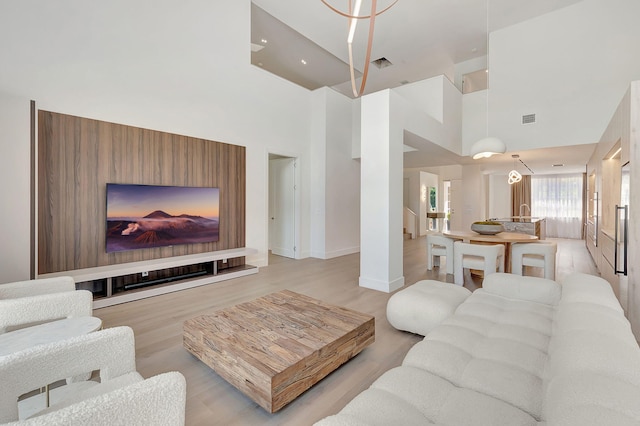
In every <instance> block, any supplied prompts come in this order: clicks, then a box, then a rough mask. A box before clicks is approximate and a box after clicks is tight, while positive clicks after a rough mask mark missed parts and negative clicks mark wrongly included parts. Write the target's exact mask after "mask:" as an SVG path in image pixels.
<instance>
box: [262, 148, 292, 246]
mask: <svg viewBox="0 0 640 426" xmlns="http://www.w3.org/2000/svg"><path fill="white" fill-rule="evenodd" d="M296 163H297V159H296V158H295V157H288V156H283V155H279V154H273V153H269V208H268V214H269V217H268V230H267V231H268V250H269V252H270V253H271V254H274V255H277V256H284V257H288V258H291V259H297V258H298V247H297V246H298V235H299V232H298V224H299V214H298V204H299V203H298V198H299V197H298V194H297V185H296V182H297V179H298V177H297V173H296V167H297V164H296Z"/></svg>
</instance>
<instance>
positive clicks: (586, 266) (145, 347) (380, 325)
mask: <svg viewBox="0 0 640 426" xmlns="http://www.w3.org/2000/svg"><path fill="white" fill-rule="evenodd" d="M553 241H556V242H557V243H558V272H557V279H558V280H562V278H563V277H564V276H566V275H567V274H570V273H572V272H584V273H589V274H597V270H596V267H595V265H594V263H593V261H592V260H591V257H590V256H589V253H588V252H587V249H586V247H585V244H584V241H580V240H553ZM425 247H426V246H425V237H421V238H417V239H415V240H407V241H405V246H404V275H405V282H406V285H410V284H413V283H415V282H416V281H419V280H424V279H436V280H440V281H447V282H453V276H451V275H449V276H446V274H445V273H444V268H441V269H442V272H440V270H438V269H436V270H434V271H427V270H426V249H425ZM269 262H270V265H269V266H268V267H264V268H261V269H260V272H259V273H258V274H255V275H250V276H247V277H241V278H238V279H233V280H229V281H223V282H220V283H215V284H211V285H205V286H202V287H197V288H193V289H189V290H183V291H179V292H175V293H170V294H165V295H161V296H156V297H152V298H148V299H143V300H138V301H135V302H129V303H124V304H121V305H116V306H110V307H107V308H101V309H97V310H96V311H95V312H94V315H95V316H97V317H99V318H101V319H102V320H103V324H104V327H114V326H118V325H128V326H130V327H132V328H133V330H134V332H135V336H136V359H137V369H138V371H139V372H140V373H141V374H142V375H143V376H144V377H149V376H152V375H155V374H159V373H162V372H165V371H174V370H177V371H180V372H181V373H182V374H184V376H185V377H186V379H187V408H186V423H187V425H297V426H300V425H310V424H313V423H314V422H315V421H317V420H319V419H321V418H323V417H326V416H328V415H331V414H334V413H336V412H338V411H339V410H340V409H341V408H342V407H343V406H344V405H345V404H346V403H347V402H348V401H350V400H351V399H352V398H353V397H354V396H356V395H357V394H358V393H360V392H361V391H363V390H364V389H366V388H367V387H369V385H370V384H371V383H372V382H373V381H374V380H375V379H376V378H377V377H379V376H380V375H381V374H382V373H383V372H385V371H386V370H388V369H390V368H392V367H395V366H397V365H400V363H401V361H402V359H403V358H404V356H405V354H406V353H407V351H408V350H409V348H410V347H411V346H412V345H413V344H415V343H416V342H418V341H420V340H421V339H422V337H421V336H417V335H413V334H410V333H405V332H400V331H398V330H395V329H394V328H393V327H391V326H390V325H389V323H388V322H387V319H386V303H387V300H388V299H389V297H390V295H389V294H387V293H382V292H378V291H375V290H368V289H364V288H361V287H359V286H358V275H359V255H358V254H354V255H348V256H342V257H339V258H335V259H330V260H320V259H303V260H291V259H286V258H282V257H278V256H271V257H270V259H269ZM527 272H531V271H527ZM479 285H480V279H479V278H477V277H475V276H472V275H470V274H469V273H468V272H467V273H466V275H465V286H466V287H468V288H469V289H471V290H474V289H475V288H477V287H478V286H479ZM283 289H289V290H293V291H296V292H299V293H302V294H306V295H308V296H311V297H314V298H318V299H321V300H324V301H326V302H329V303H332V304H336V305H341V306H345V307H348V308H351V309H355V310H357V311H360V312H364V313H368V314H371V315H374V316H375V321H376V341H375V343H373V344H372V345H371V346H369V347H368V348H366V349H365V350H364V351H362V352H361V353H360V354H359V355H357V356H356V357H355V358H353V359H352V360H350V361H349V362H347V363H346V364H344V365H343V366H342V367H340V368H338V370H336V371H335V372H333V373H332V374H330V375H329V376H327V377H326V378H325V379H323V380H322V381H320V382H319V383H318V384H316V385H315V386H314V387H312V388H311V389H309V390H308V391H307V392H305V393H304V394H302V395H301V396H300V397H298V398H297V399H296V400H294V401H293V402H292V403H290V404H289V405H287V406H286V407H284V408H283V409H282V410H280V411H279V412H277V413H275V414H269V413H267V412H266V411H265V410H263V409H262V408H261V407H260V406H258V405H257V404H256V403H254V402H253V401H251V400H250V399H249V398H247V397H245V396H244V395H243V394H242V393H240V392H239V391H237V390H236V389H235V388H234V387H232V386H231V385H229V384H228V383H227V382H225V381H224V380H223V379H221V378H220V377H219V376H218V375H217V374H216V373H214V372H213V371H212V370H211V369H210V368H209V367H207V366H206V365H205V364H203V363H202V362H200V361H199V360H198V359H197V358H195V357H194V356H192V355H191V354H190V353H189V352H187V351H186V350H185V349H184V348H183V347H182V323H183V322H184V321H185V320H187V319H189V318H192V317H194V316H197V315H200V314H203V313H206V312H213V311H216V310H219V309H221V308H224V307H227V306H232V305H235V304H237V303H241V302H245V301H248V300H251V299H255V298H257V297H260V296H263V295H265V294H268V293H272V292H275V291H279V290H283Z"/></svg>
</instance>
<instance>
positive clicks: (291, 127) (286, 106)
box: [0, 0, 311, 277]
mask: <svg viewBox="0 0 640 426" xmlns="http://www.w3.org/2000/svg"><path fill="white" fill-rule="evenodd" d="M167 9H170V10H173V12H175V13H167ZM123 10H126V11H127V13H122V11H123ZM70 16H73V19H70V18H69V17H70ZM249 18H250V2H248V1H246V2H198V1H187V2H181V3H180V4H178V3H175V2H171V1H169V0H164V1H159V2H157V3H154V6H153V7H148V5H146V4H142V3H131V2H128V1H124V0H115V1H110V2H106V3H99V4H89V3H86V2H82V1H79V0H65V1H60V2H56V4H55V5H54V4H53V3H47V2H37V3H35V2H22V1H10V2H4V3H3V6H2V7H1V8H0V38H1V39H3V40H7V41H8V40H11V42H10V43H2V44H0V60H1V62H2V64H3V66H2V67H0V92H3V91H4V92H12V93H15V94H16V95H17V96H18V97H19V98H24V99H30V98H31V99H35V100H36V102H37V106H38V107H39V108H41V109H46V110H51V111H55V112H60V113H64V114H71V115H78V116H82V117H88V118H94V119H99V120H105V121H111V122H116V123H122V124H127V125H133V126H139V127H144V128H152V129H156V130H160V131H166V132H172V133H178V134H184V135H188V136H194V137H200V138H205V139H211V140H216V141H220V142H226V143H231V144H236V145H244V146H246V147H247V157H246V159H247V175H246V177H247V210H246V224H247V226H246V236H247V237H246V245H247V246H248V247H254V248H257V249H258V250H259V253H258V254H257V255H256V256H254V257H251V258H248V259H247V261H248V262H249V263H253V264H257V265H265V264H266V262H267V255H266V254H267V223H268V220H267V218H268V200H267V196H266V194H267V189H268V188H267V186H268V155H267V153H268V152H275V153H280V154H283V155H288V156H292V157H298V158H299V167H300V168H301V171H300V172H299V173H300V186H301V188H300V194H301V201H300V203H301V217H300V224H301V235H300V241H301V249H302V250H303V251H306V252H307V253H308V252H309V244H310V235H309V229H310V219H309V210H310V209H309V205H310V198H309V197H310V196H309V191H310V186H311V183H310V173H309V167H310V163H311V160H310V153H309V145H310V144H309V135H310V115H311V109H310V108H311V103H310V100H311V98H310V92H309V91H307V90H306V89H303V88H300V87H299V86H296V85H294V84H292V83H290V82H287V81H285V80H282V79H280V78H278V77H275V76H273V75H272V74H270V73H267V72H266V71H264V70H261V69H259V68H256V67H253V66H252V65H250V60H249V49H248V46H249V35H250V19H249ZM60 23H64V25H60ZM116 23H117V25H116ZM110 37H111V38H110ZM187 44H197V45H199V46H200V47H201V48H200V49H185V48H184V46H185V45H187ZM194 52H197V53H194ZM187 64H188V65H187ZM202 82H205V83H206V84H203V83H202ZM25 111H27V112H25ZM24 114H27V117H28V102H27V103H24V104H19V103H16V102H9V103H3V114H2V120H3V121H10V122H11V126H10V128H11V134H9V130H7V129H8V127H5V126H2V131H1V132H0V133H1V134H2V139H1V140H0V143H1V144H2V145H1V146H0V150H1V152H3V153H4V152H15V156H16V162H13V163H11V165H9V166H7V167H3V168H2V169H1V170H0V182H3V183H2V185H3V191H7V190H8V189H7V187H6V185H8V184H9V183H17V184H18V185H19V189H18V190H17V191H13V190H11V192H12V194H13V195H12V198H13V199H14V207H12V209H14V211H13V212H12V215H14V216H15V217H19V218H28V216H29V209H28V205H29V189H28V186H24V184H23V182H22V181H21V179H23V178H24V176H26V175H25V173H28V170H29V161H28V156H25V153H26V152H28V149H29V145H28V141H29V126H28V119H27V120H26V121H25V119H24ZM3 158H5V157H4V156H3ZM4 223H8V222H6V221H4ZM17 225H18V228H17V229H20V227H21V226H22V222H21V221H18V223H17ZM11 226H14V224H12V225H11ZM28 244H29V234H28V232H17V231H12V232H11V233H9V234H6V239H5V243H4V244H3V246H6V247H13V248H15V250H16V251H20V250H24V249H25V248H26V247H28ZM16 256H18V255H16ZM24 256H25V259H26V258H28V257H27V254H26V253H25V255H24ZM19 257H20V258H21V259H22V255H20V256H19ZM12 264H13V265H15V268H14V269H15V272H12V274H11V275H10V276H11V277H13V276H17V277H24V276H27V275H28V268H27V264H26V263H24V262H15V263H12ZM2 274H3V276H5V275H4V274H5V272H4V271H3V272H2ZM6 277H9V275H7V276H6Z"/></svg>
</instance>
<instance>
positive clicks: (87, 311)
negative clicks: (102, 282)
mask: <svg viewBox="0 0 640 426" xmlns="http://www.w3.org/2000/svg"><path fill="white" fill-rule="evenodd" d="M92 312H93V295H92V294H91V292H90V291H87V290H76V284H75V282H74V281H73V278H71V277H67V276H64V277H56V278H44V279H38V280H28V281H17V282H12V283H7V284H0V334H2V333H5V332H7V331H9V330H11V329H14V328H19V327H21V326H26V325H29V324H33V323H38V322H43V321H51V320H57V319H62V318H71V317H80V316H91V314H92Z"/></svg>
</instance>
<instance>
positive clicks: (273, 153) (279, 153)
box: [264, 148, 302, 265]
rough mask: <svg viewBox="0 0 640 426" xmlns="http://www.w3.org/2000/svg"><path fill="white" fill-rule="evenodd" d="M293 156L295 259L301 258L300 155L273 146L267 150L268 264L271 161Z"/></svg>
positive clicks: (266, 209)
mask: <svg viewBox="0 0 640 426" xmlns="http://www.w3.org/2000/svg"><path fill="white" fill-rule="evenodd" d="M274 157H275V158H291V159H293V161H294V164H295V167H294V187H295V195H294V206H293V208H294V212H293V217H294V225H293V235H294V237H293V240H294V246H295V251H294V259H301V258H302V256H301V253H302V249H301V247H300V216H301V215H300V211H301V207H300V206H301V203H300V198H301V195H300V193H301V189H300V188H301V186H300V156H299V155H298V154H297V153H293V152H287V151H283V150H279V149H271V148H267V149H266V150H265V165H266V167H265V194H266V197H265V213H266V214H265V222H264V229H265V235H266V237H267V238H266V241H265V242H266V253H267V265H268V264H269V256H268V253H269V247H270V245H271V244H270V238H271V236H270V235H269V228H270V226H269V223H270V217H269V203H270V197H271V194H270V180H271V174H270V168H271V164H270V161H271V159H272V158H274Z"/></svg>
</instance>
